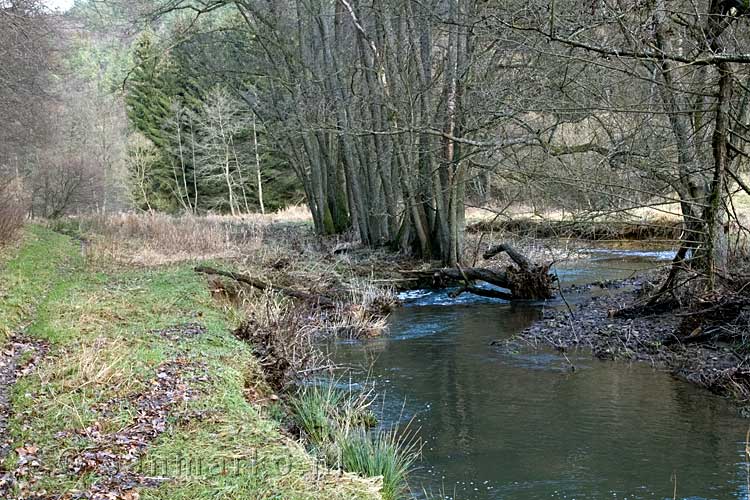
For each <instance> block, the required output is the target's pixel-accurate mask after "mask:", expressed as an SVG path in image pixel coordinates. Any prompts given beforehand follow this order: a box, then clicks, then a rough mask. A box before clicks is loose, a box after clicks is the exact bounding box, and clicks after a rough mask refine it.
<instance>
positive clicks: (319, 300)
mask: <svg viewBox="0 0 750 500" xmlns="http://www.w3.org/2000/svg"><path fill="white" fill-rule="evenodd" d="M195 272H196V273H200V274H207V275H214V276H224V277H225V278H230V279H233V280H234V281H237V282H239V283H243V284H245V285H249V286H251V287H253V288H257V289H258V290H271V291H274V292H277V293H280V294H282V295H286V296H287V297H292V298H295V299H299V300H304V301H305V302H309V303H311V304H314V305H317V306H319V307H322V308H332V307H335V305H336V303H335V302H334V301H333V300H331V299H329V298H328V297H326V296H324V295H319V294H311V293H309V292H303V291H301V290H294V289H291V288H286V287H281V286H276V285H273V284H271V283H266V282H264V281H261V280H259V279H257V278H253V277H252V276H248V275H246V274H240V273H235V272H232V271H223V270H221V269H216V268H213V267H208V266H198V267H196V268H195Z"/></svg>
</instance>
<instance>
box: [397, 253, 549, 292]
mask: <svg viewBox="0 0 750 500" xmlns="http://www.w3.org/2000/svg"><path fill="white" fill-rule="evenodd" d="M500 253H506V254H507V255H508V257H510V259H511V260H512V261H513V262H514V263H515V264H516V266H517V267H516V266H513V265H511V266H508V267H507V268H506V269H505V271H496V270H494V269H488V268H484V267H468V268H462V267H455V268H450V267H449V268H439V269H428V270H418V271H404V272H402V274H404V275H405V276H407V277H408V278H409V279H416V280H420V281H422V282H423V283H424V282H426V283H427V285H428V286H431V287H434V288H446V287H448V286H452V285H456V284H460V285H462V286H461V288H459V289H458V290H456V291H455V292H452V293H451V297H453V298H455V297H458V296H459V295H461V294H462V293H466V292H468V293H473V294H475V295H480V296H482V297H492V298H499V299H503V300H545V299H551V298H552V297H553V296H554V293H553V287H552V286H553V284H554V282H555V281H556V280H557V278H556V277H555V276H554V275H552V274H550V272H549V267H550V266H549V265H548V264H545V265H534V264H533V263H532V262H531V261H529V259H527V258H526V257H525V256H524V255H522V254H520V253H519V252H518V251H516V250H515V249H514V248H513V247H511V246H510V245H507V244H502V245H496V246H493V247H491V248H490V249H488V250H487V251H486V252H485V253H484V255H483V257H484V258H485V259H490V258H492V257H494V256H496V255H498V254H500ZM476 281H484V282H485V283H489V284H490V285H494V286H497V287H500V288H505V289H507V290H509V291H510V293H508V292H503V291H500V290H491V289H486V288H481V287H477V286H474V282H476Z"/></svg>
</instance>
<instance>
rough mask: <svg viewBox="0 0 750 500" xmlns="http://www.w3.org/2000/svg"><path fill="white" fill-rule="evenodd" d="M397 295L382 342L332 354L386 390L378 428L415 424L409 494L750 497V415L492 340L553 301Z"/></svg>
mask: <svg viewBox="0 0 750 500" xmlns="http://www.w3.org/2000/svg"><path fill="white" fill-rule="evenodd" d="M672 255H673V253H672V252H664V251H633V250H611V249H594V250H592V251H591V252H590V254H589V257H590V259H588V260H584V261H577V262H576V264H575V265H573V266H561V267H559V268H558V269H557V272H558V275H559V277H560V280H561V281H562V283H563V285H570V284H573V283H579V284H583V283H591V282H595V281H598V280H609V279H620V278H626V277H628V276H630V275H632V274H633V272H635V271H638V270H641V269H646V268H649V267H654V266H658V265H663V264H665V263H666V262H668V261H669V259H671V257H672ZM587 293H588V292H587ZM597 293H608V292H607V291H606V290H601V291H597ZM403 298H404V299H405V301H406V302H407V304H406V306H405V307H402V308H400V309H399V310H397V311H395V312H394V313H393V315H392V316H391V318H390V329H389V332H388V333H387V334H386V335H385V336H383V337H381V338H376V339H370V340H365V341H337V342H336V343H334V344H332V345H331V346H330V348H331V355H332V358H333V360H334V361H335V362H337V363H338V364H341V365H346V366H350V367H352V372H351V373H352V374H351V377H352V378H353V380H352V382H354V383H361V384H367V383H370V384H373V385H374V386H375V388H376V390H377V392H378V393H379V394H382V395H383V398H382V400H379V401H380V403H379V404H381V405H382V406H381V407H379V408H378V410H377V411H378V413H380V414H381V415H380V418H381V425H383V426H385V427H392V426H401V427H402V428H403V426H406V425H407V424H408V423H409V422H410V421H411V422H412V423H411V426H412V427H413V430H414V432H416V433H417V435H418V436H419V438H420V439H421V440H422V442H423V444H424V448H423V453H422V460H421V461H420V462H419V464H418V466H417V468H416V470H415V471H414V472H413V474H412V475H411V476H410V487H411V489H412V491H413V496H414V498H449V499H455V500H484V499H513V500H527V499H550V498H554V499H558V498H559V499H578V500H581V499H605V498H606V499H609V498H612V499H614V498H616V499H645V498H648V499H652V498H655V499H672V498H680V499H717V500H718V499H747V498H748V481H750V471H749V470H748V464H747V463H746V460H745V441H746V433H747V432H748V426H749V425H750V421H748V420H744V419H742V418H740V417H739V416H738V415H737V411H736V410H735V409H734V408H732V406H731V405H730V404H729V403H728V402H726V401H724V400H723V399H721V398H719V397H716V396H713V395H712V394H710V393H708V392H706V391H704V390H701V389H698V388H696V387H693V386H691V385H690V384H688V383H686V382H682V381H679V380H676V379H674V378H673V377H671V376H670V375H669V374H667V373H663V372H659V371H657V370H654V369H653V368H651V367H650V366H648V365H647V364H643V363H634V364H627V363H620V362H611V361H598V360H596V359H593V358H592V356H591V355H590V354H589V353H585V352H581V353H578V354H568V357H569V359H570V361H571V362H572V363H573V365H575V368H576V369H575V371H571V369H570V365H569V363H568V361H566V360H565V359H564V358H563V357H562V356H561V355H560V354H558V353H557V352H556V351H554V350H544V349H543V350H532V349H529V350H528V351H523V352H518V353H511V354H508V353H501V352H499V351H498V350H497V349H494V348H493V347H491V346H490V343H491V342H492V341H493V340H498V339H504V338H509V337H512V336H513V335H515V334H517V333H519V332H520V331H521V330H523V329H524V328H526V327H527V326H529V325H530V324H531V323H532V322H534V321H535V320H536V319H538V318H539V317H540V316H541V315H542V314H543V309H544V308H545V307H561V305H560V304H555V303H552V304H509V303H504V302H503V301H499V300H494V299H486V298H481V297H476V296H471V295H469V294H464V295H462V296H461V297H460V298H459V299H458V300H452V299H450V298H448V297H447V292H445V291H441V292H427V291H420V292H412V293H409V294H406V295H404V297H403ZM568 300H569V301H570V302H575V301H576V300H580V296H572V297H568ZM675 491H676V495H675Z"/></svg>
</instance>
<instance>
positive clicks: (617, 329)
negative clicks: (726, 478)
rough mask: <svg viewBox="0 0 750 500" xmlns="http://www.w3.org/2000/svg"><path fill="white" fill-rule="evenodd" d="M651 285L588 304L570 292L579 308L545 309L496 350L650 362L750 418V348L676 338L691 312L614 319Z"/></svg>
mask: <svg viewBox="0 0 750 500" xmlns="http://www.w3.org/2000/svg"><path fill="white" fill-rule="evenodd" d="M648 283H649V281H648V280H647V279H638V280H628V281H622V282H616V283H606V284H601V288H605V289H606V290H605V291H603V292H598V293H597V290H593V291H592V292H593V293H592V295H591V296H588V297H584V298H581V297H575V295H576V294H579V293H581V292H582V291H581V290H580V289H579V290H568V291H567V295H568V297H569V298H570V297H571V296H572V297H574V298H576V299H578V300H575V304H571V305H570V306H569V307H567V306H563V307H559V308H552V309H546V310H545V312H544V316H543V318H542V319H540V320H539V321H537V322H536V323H535V324H534V325H532V326H531V327H529V328H527V329H526V330H524V331H523V332H522V333H521V334H519V335H518V336H517V337H515V338H513V339H511V340H508V341H504V342H498V343H495V348H496V349H499V350H504V351H505V350H518V349H523V348H527V347H528V346H529V345H531V346H533V347H539V346H542V345H549V346H552V347H554V348H556V349H558V350H559V351H561V352H563V353H565V352H566V351H572V350H578V349H589V350H590V351H591V352H592V353H593V355H594V356H596V357H597V358H600V359H609V360H632V361H640V362H646V363H649V364H651V365H652V366H653V367H655V368H658V369H666V370H668V371H669V372H670V373H672V374H673V375H674V376H676V377H678V378H681V379H684V380H686V381H688V382H691V383H693V384H696V385H698V386H701V387H704V388H706V389H708V390H710V391H712V392H714V393H717V394H720V395H723V396H726V397H729V398H731V399H732V400H733V401H734V402H735V403H736V404H737V405H738V406H739V408H740V411H741V412H742V413H743V414H744V415H745V416H748V417H750V353H748V352H747V349H746V348H744V349H743V346H741V345H739V344H736V343H734V344H733V343H726V342H717V341H712V342H701V343H685V342H684V338H683V337H680V336H679V335H678V334H677V333H676V332H677V327H678V326H679V324H680V321H681V319H682V317H683V315H684V313H685V312H687V311H674V312H670V313H664V314H655V315H648V316H641V317H636V318H621V317H615V316H614V312H615V311H618V310H620V309H622V308H625V307H628V306H630V305H633V304H634V303H636V302H637V301H638V300H639V299H640V298H641V295H642V292H641V290H642V288H643V286H644V284H645V285H648ZM588 288H594V289H597V288H600V287H599V286H593V287H588ZM583 293H587V292H586V291H584V292H583ZM571 302H572V299H571ZM571 369H574V367H573V366H571Z"/></svg>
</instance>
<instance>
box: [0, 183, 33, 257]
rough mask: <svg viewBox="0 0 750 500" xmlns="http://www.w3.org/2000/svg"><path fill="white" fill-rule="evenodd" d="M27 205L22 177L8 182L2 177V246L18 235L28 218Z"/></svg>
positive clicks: (0, 187) (0, 215) (0, 212)
mask: <svg viewBox="0 0 750 500" xmlns="http://www.w3.org/2000/svg"><path fill="white" fill-rule="evenodd" d="M27 206H28V200H27V198H26V196H25V193H24V190H23V185H22V184H21V181H20V179H12V180H11V181H10V182H8V181H7V180H6V181H4V180H3V179H2V178H1V177H0V246H2V245H4V244H7V243H8V242H10V241H12V240H13V239H15V238H16V237H17V236H18V233H19V230H20V229H21V227H23V223H24V221H25V219H26V211H27Z"/></svg>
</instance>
